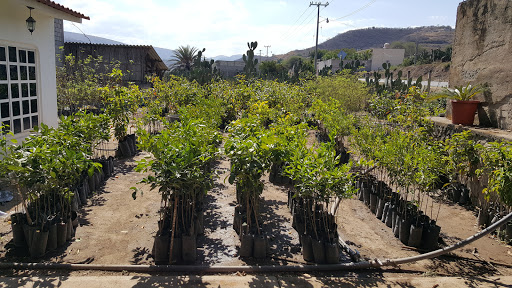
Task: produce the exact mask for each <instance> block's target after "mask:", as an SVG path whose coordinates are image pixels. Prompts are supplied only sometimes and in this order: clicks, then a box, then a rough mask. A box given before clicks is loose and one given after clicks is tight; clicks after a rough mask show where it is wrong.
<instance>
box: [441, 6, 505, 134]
mask: <svg viewBox="0 0 512 288" xmlns="http://www.w3.org/2000/svg"><path fill="white" fill-rule="evenodd" d="M511 28H512V1H508V0H505V1H504V0H467V1H464V2H461V3H460V4H459V7H458V9H457V23H456V28H455V40H454V44H453V55H452V64H451V69H450V70H451V71H450V86H451V87H454V86H459V85H465V84H467V83H472V84H488V85H489V90H488V92H486V93H484V95H479V96H478V97H477V99H476V100H481V101H483V103H482V105H481V106H482V107H480V108H479V110H478V121H479V123H478V124H479V125H481V126H488V127H498V128H501V129H512V68H511V65H512V31H511ZM448 110H450V109H448ZM450 114H451V113H450V111H448V112H447V116H448V117H449V116H450Z"/></svg>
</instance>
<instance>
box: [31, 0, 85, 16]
mask: <svg viewBox="0 0 512 288" xmlns="http://www.w3.org/2000/svg"><path fill="white" fill-rule="evenodd" d="M36 2H39V3H41V4H44V5H46V6H50V7H52V8H54V9H57V10H59V11H62V12H65V13H67V14H69V15H72V16H75V17H78V18H82V19H86V20H91V19H90V18H89V16H85V15H84V14H82V13H79V12H77V11H74V10H71V9H69V8H67V7H65V6H62V5H60V4H59V3H55V2H53V1H51V0H36Z"/></svg>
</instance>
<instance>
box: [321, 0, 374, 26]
mask: <svg viewBox="0 0 512 288" xmlns="http://www.w3.org/2000/svg"><path fill="white" fill-rule="evenodd" d="M375 2H377V0H371V1H370V2H368V3H366V4H365V5H364V6H363V7H361V8H359V9H357V10H354V11H352V12H350V13H349V14H347V15H345V16H341V17H339V18H335V19H332V20H329V21H336V20H339V19H343V18H347V17H350V16H352V15H354V14H357V13H359V12H361V11H363V10H364V9H366V8H368V7H370V6H371V5H372V4H373V3H375Z"/></svg>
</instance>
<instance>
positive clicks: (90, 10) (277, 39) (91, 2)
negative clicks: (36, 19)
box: [57, 0, 456, 56]
mask: <svg viewBox="0 0 512 288" xmlns="http://www.w3.org/2000/svg"><path fill="white" fill-rule="evenodd" d="M57 2H59V3H60V4H62V5H64V6H66V7H69V8H71V9H73V10H76V11H79V12H80V13H83V14H85V15H87V16H90V17H91V20H83V23H82V24H76V25H77V26H78V27H80V29H81V30H82V31H83V32H84V33H86V34H89V35H95V36H100V37H106V38H110V39H113V40H117V41H121V42H124V43H127V44H138V45H142V44H144V45H153V46H157V47H163V48H169V49H175V48H177V47H178V46H180V45H192V46H196V47H198V48H203V47H204V48H206V53H205V54H206V55H207V56H216V55H220V54H224V55H232V54H242V53H245V51H246V50H247V47H246V42H248V41H258V43H259V47H258V50H259V49H262V50H263V49H265V48H264V47H263V46H264V45H271V46H272V47H271V48H270V50H269V53H270V51H273V52H274V53H275V54H282V53H287V52H288V51H291V50H295V49H303V48H307V47H312V46H314V43H315V37H314V36H315V31H316V30H315V29H316V24H315V23H316V13H312V14H310V11H306V13H305V14H303V18H306V17H307V19H305V20H307V21H304V22H302V21H303V19H302V18H301V19H300V20H299V21H297V22H294V21H295V20H296V19H297V18H299V15H301V13H302V12H303V11H304V10H305V9H311V10H316V9H314V7H309V8H308V5H309V1H296V0H294V1H291V0H279V1H271V0H263V1H251V0H245V1H242V0H216V1H211V0H172V1H169V0H144V1H141V0H86V1H84V0H57ZM331 2H332V1H331ZM399 2H404V1H402V0H400V1H399ZM446 2H450V1H446ZM377 3H379V2H377ZM377 3H376V4H377ZM404 3H409V2H404ZM350 5H352V6H353V7H352V6H350ZM404 5H405V4H404ZM440 5H441V4H440ZM446 5H447V4H446ZM349 6H350V7H349ZM359 6H360V4H358V3H346V2H343V3H342V2H338V1H334V2H332V3H331V5H329V6H328V7H327V8H326V9H325V10H324V11H323V12H321V14H322V15H324V16H327V15H328V14H330V13H332V14H331V15H334V16H333V17H332V18H331V17H330V18H331V19H332V20H331V21H330V22H329V23H325V22H322V24H321V25H322V30H321V33H320V34H319V42H322V41H324V40H326V39H328V38H332V37H334V36H336V35H337V34H339V33H341V32H344V31H347V30H351V29H357V28H363V27H369V26H376V27H379V26H383V27H389V26H393V27H398V26H400V25H401V26H402V27H408V26H413V25H418V24H417V23H416V22H413V21H408V22H407V23H405V24H404V23H403V22H400V21H403V20H402V19H401V18H400V17H398V18H391V19H389V17H388V16H386V15H388V13H389V11H384V9H388V8H389V9H395V7H396V6H398V7H400V5H394V6H390V5H384V6H378V5H374V6H372V7H369V8H368V9H366V10H365V11H364V13H360V14H357V15H354V16H351V17H349V18H344V19H340V20H337V21H333V19H335V17H340V16H343V15H345V14H346V13H349V12H350V11H355V10H356V9H357V8H360V7H359ZM388 6H389V7H388ZM452 6H454V7H455V8H456V4H453V5H452ZM378 7H380V8H379V9H377V8H378ZM404 7H406V5H405V6H404ZM445 10H446V9H443V7H439V9H438V10H437V11H441V12H443V11H445ZM454 10H455V12H453V13H451V14H446V15H445V16H443V14H442V13H441V12H439V13H437V12H434V13H436V15H437V14H438V15H439V16H431V17H430V18H429V20H430V23H431V24H430V25H436V24H438V23H443V22H445V21H446V19H448V20H449V19H452V18H455V15H452V14H454V13H456V9H454ZM393 11H394V10H393ZM315 12H316V11H315ZM434 13H432V14H434ZM429 14H430V13H429ZM308 15H309V16H308ZM383 15H384V16H383ZM450 15H452V16H450ZM363 17H364V18H363ZM437 17H438V18H437ZM443 17H445V19H443ZM423 18H424V19H427V18H428V16H423ZM301 22H302V23H301ZM419 25H426V24H423V23H421V24H419ZM65 29H66V31H72V32H79V31H78V29H77V28H75V27H74V26H73V25H72V24H70V23H66V24H65ZM258 52H259V51H258ZM262 53H266V49H265V50H264V51H262Z"/></svg>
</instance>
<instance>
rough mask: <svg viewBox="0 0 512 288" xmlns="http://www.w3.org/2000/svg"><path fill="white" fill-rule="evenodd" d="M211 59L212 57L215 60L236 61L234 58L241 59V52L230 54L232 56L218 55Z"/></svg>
mask: <svg viewBox="0 0 512 288" xmlns="http://www.w3.org/2000/svg"><path fill="white" fill-rule="evenodd" d="M211 59H213V60H215V61H217V60H221V61H236V60H240V59H242V54H238V55H232V56H224V55H219V56H215V57H212V58H211Z"/></svg>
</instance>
